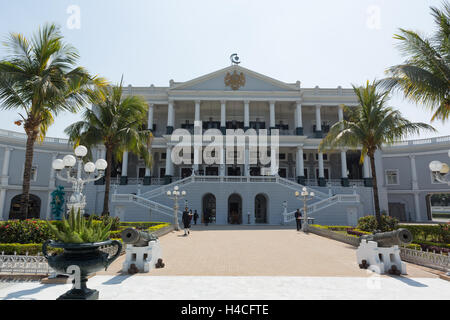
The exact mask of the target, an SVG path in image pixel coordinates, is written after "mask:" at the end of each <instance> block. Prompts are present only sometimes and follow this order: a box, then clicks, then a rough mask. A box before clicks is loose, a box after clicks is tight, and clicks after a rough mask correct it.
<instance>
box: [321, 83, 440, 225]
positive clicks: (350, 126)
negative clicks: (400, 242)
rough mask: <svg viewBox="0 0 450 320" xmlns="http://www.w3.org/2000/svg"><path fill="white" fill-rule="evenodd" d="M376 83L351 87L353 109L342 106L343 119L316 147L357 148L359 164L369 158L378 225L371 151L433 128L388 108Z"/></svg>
mask: <svg viewBox="0 0 450 320" xmlns="http://www.w3.org/2000/svg"><path fill="white" fill-rule="evenodd" d="M378 86H379V82H376V81H374V82H372V83H369V81H367V83H366V86H362V87H356V86H354V85H353V90H354V92H355V94H356V97H357V99H358V102H359V105H360V106H359V107H357V108H348V107H346V108H345V113H346V117H347V119H344V120H342V121H339V122H337V123H336V124H334V125H333V126H332V127H331V128H330V131H329V133H328V135H327V136H326V137H325V138H324V139H323V140H322V142H321V143H320V145H319V150H320V151H323V150H324V149H331V150H334V149H340V148H343V147H346V148H350V149H354V150H357V149H361V158H360V163H361V164H362V163H363V162H364V158H365V156H366V155H367V156H368V157H369V158H370V166H371V169H372V179H373V195H374V203H375V215H376V218H377V222H378V226H381V215H380V203H379V197H378V185H377V176H376V169H375V152H376V151H377V150H381V149H382V147H383V145H384V144H392V143H393V142H395V141H398V140H401V139H403V138H406V137H407V136H408V135H410V134H417V133H419V132H420V130H421V129H425V130H430V131H435V129H434V128H433V127H432V126H430V125H428V124H425V123H412V122H410V121H408V120H407V119H405V118H403V117H402V115H401V113H400V112H399V111H398V110H394V109H392V108H391V107H388V106H387V105H386V104H387V102H388V100H389V91H380V90H379V89H378Z"/></svg>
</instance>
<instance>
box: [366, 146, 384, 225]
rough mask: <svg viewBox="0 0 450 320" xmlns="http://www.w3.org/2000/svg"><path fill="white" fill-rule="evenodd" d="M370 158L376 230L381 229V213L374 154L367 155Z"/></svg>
mask: <svg viewBox="0 0 450 320" xmlns="http://www.w3.org/2000/svg"><path fill="white" fill-rule="evenodd" d="M368 155H369V158H370V167H371V169H372V183H373V200H374V203H375V217H376V219H377V224H378V229H379V228H380V227H381V211H380V198H379V196H378V184H377V171H376V169H375V153H374V152H369V153H368Z"/></svg>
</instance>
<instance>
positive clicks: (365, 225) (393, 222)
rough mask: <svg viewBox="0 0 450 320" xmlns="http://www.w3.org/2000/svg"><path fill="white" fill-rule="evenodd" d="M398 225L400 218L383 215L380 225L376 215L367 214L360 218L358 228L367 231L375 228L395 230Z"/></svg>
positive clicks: (383, 230)
mask: <svg viewBox="0 0 450 320" xmlns="http://www.w3.org/2000/svg"><path fill="white" fill-rule="evenodd" d="M397 226H398V220H397V219H396V218H393V217H390V216H387V215H381V226H379V225H378V223H377V219H376V217H375V216H365V217H362V218H359V219H358V225H357V227H356V228H358V229H359V230H362V231H367V232H374V231H375V230H379V231H381V232H386V231H392V230H395V229H396V228H397Z"/></svg>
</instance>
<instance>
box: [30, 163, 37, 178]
mask: <svg viewBox="0 0 450 320" xmlns="http://www.w3.org/2000/svg"><path fill="white" fill-rule="evenodd" d="M30 177H31V180H32V181H36V179H37V166H32V167H31V174H30Z"/></svg>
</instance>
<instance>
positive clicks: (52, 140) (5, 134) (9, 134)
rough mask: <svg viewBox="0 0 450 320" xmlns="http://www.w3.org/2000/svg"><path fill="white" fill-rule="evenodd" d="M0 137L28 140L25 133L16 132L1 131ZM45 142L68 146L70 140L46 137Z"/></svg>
mask: <svg viewBox="0 0 450 320" xmlns="http://www.w3.org/2000/svg"><path fill="white" fill-rule="evenodd" d="M0 136H2V137H10V138H18V139H22V140H26V139H27V135H26V134H25V133H21V132H15V131H9V130H3V129H0ZM44 142H47V143H58V144H68V143H69V140H68V139H62V138H52V137H46V138H44Z"/></svg>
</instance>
